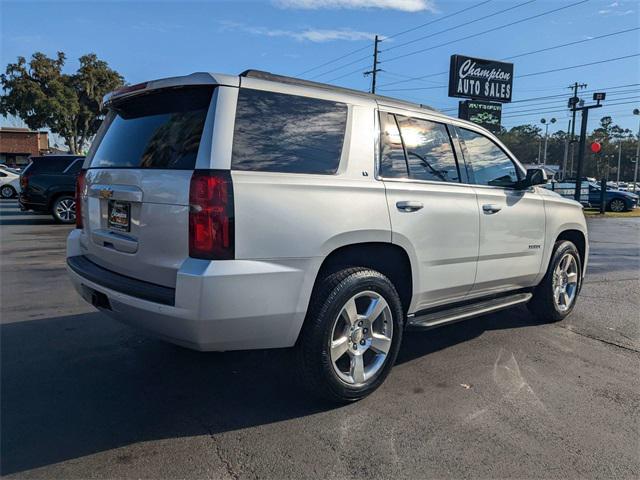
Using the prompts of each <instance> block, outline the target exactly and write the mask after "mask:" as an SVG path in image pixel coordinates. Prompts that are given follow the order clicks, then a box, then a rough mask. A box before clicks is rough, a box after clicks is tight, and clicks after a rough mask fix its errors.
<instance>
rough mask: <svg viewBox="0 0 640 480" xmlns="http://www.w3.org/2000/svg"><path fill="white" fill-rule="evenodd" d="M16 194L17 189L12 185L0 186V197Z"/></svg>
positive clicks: (10, 196) (9, 196) (11, 196)
mask: <svg viewBox="0 0 640 480" xmlns="http://www.w3.org/2000/svg"><path fill="white" fill-rule="evenodd" d="M15 196H16V191H15V189H14V188H13V187H12V186H11V185H3V186H2V188H0V197H2V198H5V199H7V198H13V197H15Z"/></svg>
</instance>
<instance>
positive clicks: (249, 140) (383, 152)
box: [67, 71, 588, 401]
mask: <svg viewBox="0 0 640 480" xmlns="http://www.w3.org/2000/svg"><path fill="white" fill-rule="evenodd" d="M105 103H106V105H107V106H108V107H109V113H108V115H107V117H106V119H105V121H104V123H103V125H102V127H101V129H100V132H99V133H98V135H97V138H96V139H95V142H94V144H93V145H92V147H91V151H90V153H89V155H88V156H87V158H86V160H85V163H84V166H83V172H82V174H81V175H80V176H79V179H78V186H77V212H78V213H77V221H78V225H77V228H76V229H75V230H73V231H72V232H71V234H70V235H69V239H68V244H67V255H68V259H67V262H68V267H69V274H70V276H71V279H72V281H73V284H74V285H75V287H76V289H77V290H78V291H79V292H80V294H81V295H82V296H83V297H84V298H85V299H86V300H87V301H89V302H91V303H92V304H93V305H94V306H96V307H97V308H99V309H100V310H102V311H104V312H105V313H106V314H108V315H110V316H112V317H113V318H116V319H118V320H120V321H123V322H126V323H129V324H132V325H135V326H137V327H141V328H143V329H145V330H147V331H149V332H152V333H154V334H155V335H158V336H159V337H161V338H164V339H166V340H168V341H170V342H175V343H177V344H180V345H184V346H187V347H190V348H194V349H198V350H235V349H255V348H282V347H295V353H296V359H297V360H296V366H297V367H298V372H299V377H300V379H301V380H302V381H303V383H304V384H305V385H307V386H308V387H309V388H311V389H312V390H313V391H315V392H317V393H318V394H320V395H323V396H325V397H328V398H330V399H332V400H336V401H352V400H357V399H359V398H362V397H363V396H365V395H367V394H369V393H370V392H372V391H373V390H375V389H376V388H377V387H378V386H379V385H380V384H381V383H382V382H383V381H384V379H385V377H386V376H387V374H388V373H389V370H390V369H391V367H392V366H393V363H394V361H395V359H396V355H397V353H398V349H399V348H400V343H401V340H402V335H403V333H404V332H405V330H406V329H407V327H411V328H420V329H425V328H433V327H436V326H440V325H444V324H448V323H451V322H456V321H459V320H463V319H467V318H471V317H474V316H478V315H481V314H484V313H488V312H493V311H497V310H500V309H503V308H506V307H511V306H514V305H518V304H525V303H527V304H528V306H529V308H530V309H531V311H532V312H534V313H535V314H536V315H538V316H539V317H540V318H542V319H544V320H548V321H554V320H560V319H562V318H564V317H565V316H566V315H568V314H569V313H570V312H571V311H572V309H573V308H574V305H575V303H576V298H577V296H578V293H579V291H580V286H581V283H582V279H583V275H584V272H585V269H586V264H587V256H588V241H587V229H586V226H585V219H584V215H583V213H582V207H581V206H580V205H579V204H578V203H577V202H574V201H573V200H568V199H565V198H562V197H560V196H559V195H557V194H555V193H554V192H551V191H549V190H546V189H543V188H538V187H537V186H536V185H537V184H540V183H544V182H545V176H544V173H543V172H542V171H541V170H537V169H533V170H529V171H525V170H524V169H523V167H522V166H521V165H520V163H519V162H518V161H517V160H516V159H515V158H514V156H513V155H512V154H511V153H510V152H509V151H508V149H507V148H505V146H504V145H503V144H502V143H500V141H499V140H498V139H497V138H496V137H495V136H493V135H492V134H490V133H489V132H487V131H486V130H484V129H482V128H480V127H478V126H477V125H474V124H472V123H469V122H465V121H462V120H459V119H456V118H451V117H448V116H445V115H443V114H441V113H438V112H437V111H434V110H432V109H429V108H425V107H423V106H419V105H415V104H411V103H407V102H403V101H399V100H394V99H391V98H385V97H380V96H374V95H369V94H365V93H362V92H358V91H353V90H347V89H342V88H336V87H332V86H329V85H324V84H318V83H313V82H306V81H302V80H298V79H294V78H289V77H282V76H277V75H272V74H268V73H265V72H257V71H247V72H245V73H243V74H241V75H239V76H236V75H233V76H230V75H219V74H208V73H196V74H192V75H189V76H185V77H177V78H168V79H163V80H156V81H152V82H147V83H143V84H139V85H133V86H129V87H125V88H123V89H121V90H119V91H116V92H114V93H113V94H111V95H108V96H107V97H106V98H105ZM460 328H464V327H463V326H461V327H460Z"/></svg>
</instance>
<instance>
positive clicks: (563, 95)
mask: <svg viewBox="0 0 640 480" xmlns="http://www.w3.org/2000/svg"><path fill="white" fill-rule="evenodd" d="M638 85H640V83H630V84H627V85H616V86H612V87H602V88H596V89H591V90H581V91H580V93H593V92H602V91H607V94H608V95H609V96H612V95H621V94H627V93H635V92H639V93H640V90H637V89H631V90H618V91H614V92H610V91H609V90H615V89H616V88H625V87H635V86H638ZM564 88H566V87H564ZM550 98H556V99H558V100H562V101H565V99H566V98H567V95H566V94H562V93H561V94H558V95H547V96H543V97H532V98H523V99H522V100H513V101H511V102H510V103H508V104H507V105H513V104H514V103H524V102H534V101H537V100H546V99H550ZM558 100H555V101H553V102H540V103H539V104H538V103H536V104H535V105H543V104H546V103H557V101H558ZM535 105H530V106H535ZM454 110H458V107H447V108H442V109H440V111H442V112H452V111H454Z"/></svg>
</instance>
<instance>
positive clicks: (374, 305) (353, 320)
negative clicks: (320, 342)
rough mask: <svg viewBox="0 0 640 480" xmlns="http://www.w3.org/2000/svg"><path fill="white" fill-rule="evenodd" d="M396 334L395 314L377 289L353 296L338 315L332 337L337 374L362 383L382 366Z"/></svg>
mask: <svg viewBox="0 0 640 480" xmlns="http://www.w3.org/2000/svg"><path fill="white" fill-rule="evenodd" d="M392 338H393V318H392V314H391V309H390V308H389V305H388V303H387V301H386V300H385V299H384V297H382V295H380V294H379V293H377V292H373V291H365V292H360V293H358V294H356V295H354V296H353V297H351V298H350V299H349V300H348V301H347V302H346V303H345V304H344V306H343V307H342V309H341V310H340V313H339V314H338V316H337V317H336V319H335V321H334V325H333V329H332V332H331V338H330V340H329V352H330V355H331V363H332V365H333V369H334V371H335V373H336V374H337V376H338V377H339V378H340V380H342V381H343V382H345V383H347V384H349V385H360V384H363V383H365V382H367V381H369V380H371V379H372V378H374V377H375V376H376V375H377V374H378V373H379V372H380V371H381V369H382V367H383V365H384V364H385V361H386V359H387V355H388V354H389V350H390V349H391V341H392Z"/></svg>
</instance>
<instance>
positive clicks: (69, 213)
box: [51, 195, 76, 224]
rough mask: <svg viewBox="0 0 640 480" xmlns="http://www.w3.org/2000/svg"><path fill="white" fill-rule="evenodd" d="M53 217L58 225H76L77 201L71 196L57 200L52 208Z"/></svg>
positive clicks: (64, 196)
mask: <svg viewBox="0 0 640 480" xmlns="http://www.w3.org/2000/svg"><path fill="white" fill-rule="evenodd" d="M51 215H52V216H53V219H54V220H55V221H56V222H57V223H65V224H70V223H75V221H76V199H75V198H74V197H72V196H69V195H62V196H61V197H58V198H56V199H55V201H54V202H53V205H52V206H51Z"/></svg>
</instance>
